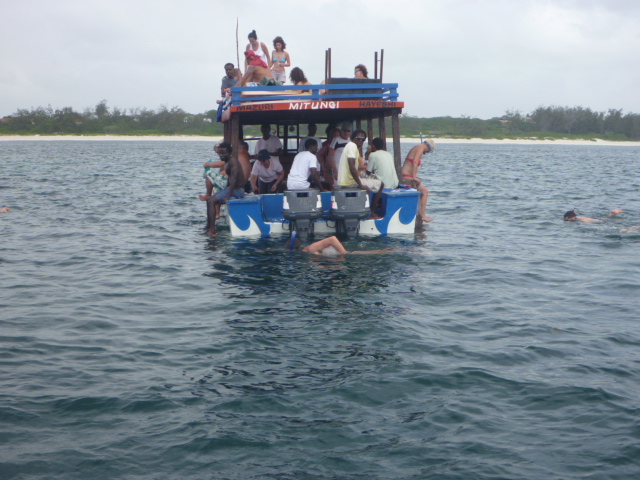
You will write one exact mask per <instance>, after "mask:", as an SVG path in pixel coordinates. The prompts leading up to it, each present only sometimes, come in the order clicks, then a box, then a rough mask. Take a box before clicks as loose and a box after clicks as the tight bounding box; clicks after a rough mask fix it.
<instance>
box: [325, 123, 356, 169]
mask: <svg viewBox="0 0 640 480" xmlns="http://www.w3.org/2000/svg"><path fill="white" fill-rule="evenodd" d="M350 135H351V124H350V123H349V122H343V123H342V125H341V126H340V134H339V135H338V136H337V137H336V138H334V139H333V140H331V145H329V155H328V157H327V167H329V170H333V178H334V179H335V180H338V172H339V171H340V159H341V158H342V151H343V150H344V147H346V146H347V143H349V140H350V139H349V137H350Z"/></svg>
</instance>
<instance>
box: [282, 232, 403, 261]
mask: <svg viewBox="0 0 640 480" xmlns="http://www.w3.org/2000/svg"><path fill="white" fill-rule="evenodd" d="M301 247H302V242H301V241H300V239H299V238H298V237H297V235H296V233H295V232H294V233H293V234H292V235H291V238H290V239H289V240H288V241H287V243H286V245H285V246H284V248H285V250H300V249H301ZM302 251H303V252H307V253H313V254H314V255H323V256H325V257H338V256H342V255H346V254H348V253H349V254H356V255H372V254H376V253H389V252H395V251H396V250H395V249H392V248H388V249H382V250H356V251H354V252H349V251H347V249H346V248H344V246H343V245H342V243H340V240H338V237H336V236H333V237H327V238H323V239H322V240H319V241H317V242H314V243H312V244H311V245H309V246H307V247H304V248H302Z"/></svg>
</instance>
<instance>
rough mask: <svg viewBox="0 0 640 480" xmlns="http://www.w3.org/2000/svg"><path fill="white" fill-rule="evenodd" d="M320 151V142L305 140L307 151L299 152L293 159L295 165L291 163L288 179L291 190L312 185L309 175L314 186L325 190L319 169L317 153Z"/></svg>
mask: <svg viewBox="0 0 640 480" xmlns="http://www.w3.org/2000/svg"><path fill="white" fill-rule="evenodd" d="M317 152H318V142H317V141H316V140H315V139H313V138H309V139H307V141H306V142H305V151H304V152H301V153H299V154H297V155H296V156H295V158H294V159H293V165H291V171H290V172H289V178H288V179H287V188H288V189H289V190H305V189H307V188H309V187H310V186H311V183H310V182H309V177H311V179H312V180H313V182H314V184H315V185H314V186H316V188H319V189H321V190H323V191H324V189H323V188H322V184H321V183H320V174H319V173H318V169H319V168H320V165H319V164H318V159H317V158H316V153H317Z"/></svg>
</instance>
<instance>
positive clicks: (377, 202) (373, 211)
mask: <svg viewBox="0 0 640 480" xmlns="http://www.w3.org/2000/svg"><path fill="white" fill-rule="evenodd" d="M383 189H384V182H380V189H379V190H378V191H377V192H376V193H375V194H374V195H373V199H372V200H371V217H369V218H371V219H374V220H377V219H379V218H382V217H381V216H380V215H378V213H377V212H376V210H377V209H378V207H379V206H380V201H381V200H382V190H383Z"/></svg>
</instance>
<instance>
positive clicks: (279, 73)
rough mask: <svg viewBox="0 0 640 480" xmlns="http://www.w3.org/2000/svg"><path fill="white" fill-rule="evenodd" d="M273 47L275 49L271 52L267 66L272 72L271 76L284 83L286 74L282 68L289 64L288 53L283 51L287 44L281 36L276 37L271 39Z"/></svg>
mask: <svg viewBox="0 0 640 480" xmlns="http://www.w3.org/2000/svg"><path fill="white" fill-rule="evenodd" d="M273 48H275V50H274V51H273V52H271V62H270V63H269V68H271V71H272V72H273V78H274V79H275V80H277V81H278V82H282V83H283V84H284V83H285V82H286V81H287V74H286V72H285V70H284V69H285V67H290V66H291V58H290V57H289V53H287V52H285V49H286V48H287V44H286V43H284V40H283V39H282V37H276V38H274V39H273Z"/></svg>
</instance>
